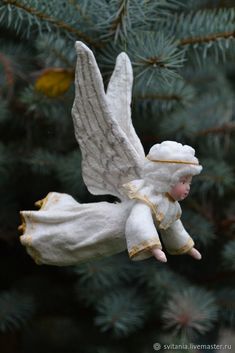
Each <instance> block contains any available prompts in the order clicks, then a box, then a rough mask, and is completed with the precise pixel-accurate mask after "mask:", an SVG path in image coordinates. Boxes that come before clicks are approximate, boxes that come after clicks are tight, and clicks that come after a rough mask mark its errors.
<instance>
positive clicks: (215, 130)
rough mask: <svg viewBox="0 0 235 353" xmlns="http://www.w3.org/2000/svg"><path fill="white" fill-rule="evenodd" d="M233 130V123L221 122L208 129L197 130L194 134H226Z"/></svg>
mask: <svg viewBox="0 0 235 353" xmlns="http://www.w3.org/2000/svg"><path fill="white" fill-rule="evenodd" d="M234 130H235V123H234V122H231V123H226V124H222V125H220V126H214V127H211V128H208V129H204V130H201V131H198V132H197V133H196V135H199V136H200V135H203V136H204V135H208V134H228V133H231V132H233V131H234Z"/></svg>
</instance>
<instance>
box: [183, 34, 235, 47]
mask: <svg viewBox="0 0 235 353" xmlns="http://www.w3.org/2000/svg"><path fill="white" fill-rule="evenodd" d="M234 37H235V31H230V32H221V33H214V34H209V35H205V36H200V37H189V38H184V39H181V40H180V41H179V45H189V44H202V43H209V42H214V41H217V40H218V39H228V38H234Z"/></svg>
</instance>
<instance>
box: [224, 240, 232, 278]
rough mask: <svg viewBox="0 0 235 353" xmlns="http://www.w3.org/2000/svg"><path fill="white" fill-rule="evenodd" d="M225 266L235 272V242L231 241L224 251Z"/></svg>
mask: <svg viewBox="0 0 235 353" xmlns="http://www.w3.org/2000/svg"><path fill="white" fill-rule="evenodd" d="M222 256H223V261H224V265H225V266H226V267H227V268H230V269H231V270H232V271H233V270H235V240H231V241H229V242H228V243H227V244H226V245H225V247H224V249H223V251H222Z"/></svg>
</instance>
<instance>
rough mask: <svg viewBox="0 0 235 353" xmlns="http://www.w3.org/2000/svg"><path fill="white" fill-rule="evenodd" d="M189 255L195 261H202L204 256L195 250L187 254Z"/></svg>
mask: <svg viewBox="0 0 235 353" xmlns="http://www.w3.org/2000/svg"><path fill="white" fill-rule="evenodd" d="M187 254H188V255H190V256H192V257H193V258H194V259H195V260H201V258H202V255H201V254H200V252H199V251H198V250H197V249H195V248H192V249H190V250H189V251H188V252H187Z"/></svg>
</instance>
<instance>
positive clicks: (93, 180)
mask: <svg viewBox="0 0 235 353" xmlns="http://www.w3.org/2000/svg"><path fill="white" fill-rule="evenodd" d="M76 51H77V55H78V57H77V65H76V76H75V88H76V92H75V100H74V104H73V108H72V116H73V122H74V129H75V136H76V139H77V141H78V143H79V145H80V148H81V153H82V175H83V179H84V182H85V184H86V186H87V188H88V190H89V191H90V192H91V193H92V194H94V195H104V194H110V195H114V196H116V197H117V198H118V199H119V200H120V202H118V203H109V202H96V203H88V204H80V203H78V202H77V201H75V200H74V199H73V198H72V197H71V196H70V195H67V194H62V193H56V192H50V193H49V194H48V195H47V197H46V198H45V199H43V200H41V201H39V202H37V203H36V204H37V205H38V206H40V209H39V210H37V211H22V212H21V216H22V219H23V223H22V225H21V226H20V228H21V230H22V231H23V235H22V236H21V237H20V240H21V243H22V244H23V245H24V246H26V249H27V252H28V253H29V254H30V255H31V256H32V257H33V258H34V260H35V262H36V263H38V264H50V265H57V266H64V265H74V264H78V263H80V262H84V261H88V260H91V259H96V258H100V257H104V256H109V255H112V254H115V253H118V252H121V251H124V250H126V249H127V251H128V253H129V257H130V258H131V259H132V260H143V259H146V258H149V257H151V256H154V257H155V258H156V259H157V260H159V261H162V262H166V261H167V259H166V255H165V252H164V251H163V250H162V243H161V241H160V238H159V234H158V231H159V230H160V232H161V240H162V242H163V244H164V247H165V249H166V250H167V251H168V252H169V253H170V254H175V255H179V254H186V253H187V254H189V255H191V256H192V257H194V258H195V259H200V258H201V254H200V253H199V251H198V250H196V249H195V248H194V242H193V240H192V238H191V237H190V236H189V234H188V233H187V231H186V230H185V229H184V227H183V225H182V223H181V221H180V217H181V208H180V205H179V202H178V201H181V200H183V199H184V198H186V197H187V195H188V193H189V190H190V183H191V179H192V177H193V176H194V175H197V174H199V173H200V172H201V170H202V167H201V166H200V165H199V162H198V159H197V158H196V157H195V151H194V149H193V148H192V147H190V146H187V145H182V144H180V143H177V142H174V141H164V142H162V143H159V144H156V145H154V146H153V147H152V148H151V149H150V151H149V153H148V155H147V156H145V153H144V149H143V146H142V144H141V142H140V140H139V138H138V136H137V134H136V132H135V130H134V127H133V125H132V121H131V109H130V104H131V91H132V81H133V74H132V66H131V63H130V60H129V58H128V56H127V55H126V54H125V53H121V54H120V55H119V56H118V57H117V60H116V65H115V68H114V71H113V74H112V76H111V79H110V82H109V84H108V87H107V90H106V93H105V90H104V85H103V80H102V77H101V74H100V70H99V68H98V65H97V63H96V60H95V58H94V55H93V53H92V51H91V50H90V49H89V48H88V47H87V46H86V45H85V44H83V43H82V42H76Z"/></svg>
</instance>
